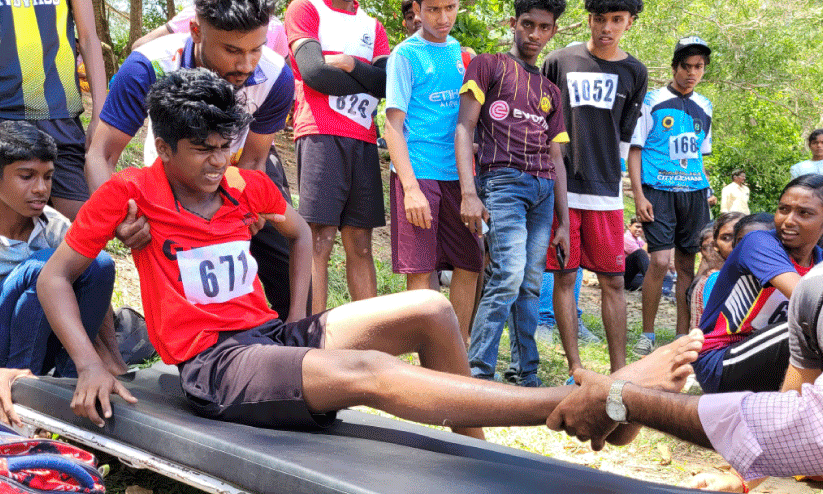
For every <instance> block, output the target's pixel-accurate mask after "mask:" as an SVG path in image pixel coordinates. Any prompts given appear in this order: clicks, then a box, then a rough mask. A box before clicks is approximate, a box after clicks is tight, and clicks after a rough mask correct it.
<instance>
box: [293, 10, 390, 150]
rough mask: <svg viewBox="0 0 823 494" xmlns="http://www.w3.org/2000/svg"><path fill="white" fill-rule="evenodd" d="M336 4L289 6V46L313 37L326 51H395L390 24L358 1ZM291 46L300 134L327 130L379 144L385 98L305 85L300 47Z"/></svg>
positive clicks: (362, 54)
mask: <svg viewBox="0 0 823 494" xmlns="http://www.w3.org/2000/svg"><path fill="white" fill-rule="evenodd" d="M331 4H332V2H331V0H294V1H293V2H292V3H291V4H290V5H289V7H288V9H287V10H286V20H285V27H286V34H287V35H288V37H289V45H290V46H291V45H292V43H294V42H295V41H297V40H299V39H303V38H311V39H314V40H317V41H318V42H320V46H321V48H322V49H323V55H332V54H340V53H344V54H346V55H351V56H353V57H355V58H357V59H360V60H362V61H364V62H366V63H372V61H374V59H375V58H378V57H381V56H386V55H388V54H389V52H390V51H391V50H390V49H389V38H388V36H386V30H385V28H384V27H383V25H382V24H380V21H378V20H376V19H374V18H373V17H369V15H368V14H366V13H365V12H364V11H363V10H362V9H361V8H360V6H359V4H358V3H357V0H354V8H355V11H354V12H349V11H348V10H338V9H334V8H332V6H331ZM290 51H291V57H292V64H291V65H292V67H294V98H295V107H294V138H295V139H297V138H298V137H301V136H304V135H314V134H327V135H336V136H342V137H351V138H353V139H359V140H361V141H365V142H370V143H375V142H376V138H377V134H376V131H375V126H374V112H375V111H376V110H377V103H378V102H379V100H378V99H377V98H375V97H374V96H372V95H370V94H367V93H361V94H351V95H346V96H330V95H328V94H323V93H320V92H318V91H315V90H314V89H312V88H310V87H308V86H306V85H305V84H303V76H302V75H301V74H300V69H298V67H297V62H296V61H295V60H294V51H293V50H290Z"/></svg>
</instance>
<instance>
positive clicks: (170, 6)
mask: <svg viewBox="0 0 823 494" xmlns="http://www.w3.org/2000/svg"><path fill="white" fill-rule="evenodd" d="M175 15H176V12H175V11H174V0H166V20H169V21H170V20H171V18H172V17H174V16H175Z"/></svg>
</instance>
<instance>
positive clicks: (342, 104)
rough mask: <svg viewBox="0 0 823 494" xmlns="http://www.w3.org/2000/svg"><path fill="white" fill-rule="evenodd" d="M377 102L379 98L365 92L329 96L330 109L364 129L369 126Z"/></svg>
mask: <svg viewBox="0 0 823 494" xmlns="http://www.w3.org/2000/svg"><path fill="white" fill-rule="evenodd" d="M379 102H380V100H378V99H377V98H375V97H374V96H372V95H370V94H366V93H360V94H347V95H345V96H329V106H330V107H331V109H332V110H334V111H336V112H337V113H339V114H341V115H343V116H344V117H346V118H348V119H349V120H352V121H354V122H355V123H357V124H358V125H361V126H363V127H364V128H366V129H370V128H371V125H372V117H373V115H374V112H375V110H377V104H378V103H379Z"/></svg>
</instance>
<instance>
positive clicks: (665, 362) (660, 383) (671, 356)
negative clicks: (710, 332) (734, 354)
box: [611, 328, 703, 393]
mask: <svg viewBox="0 0 823 494" xmlns="http://www.w3.org/2000/svg"><path fill="white" fill-rule="evenodd" d="M701 348H703V332H702V331H701V330H699V329H697V328H695V329H693V330H692V331H691V333H689V334H688V335H686V336H683V337H680V338H678V339H676V340H674V341H673V342H671V343H669V344H668V345H664V346H662V347H660V348H658V349H657V350H655V351H654V352H652V353H651V354H649V355H647V356H645V357H643V358H642V359H640V360H638V361H637V362H634V363H633V364H631V365H628V366H626V367H623V368H622V369H620V370H618V371H617V372H615V373H614V374H612V375H611V377H612V378H614V379H624V380H626V381H631V382H633V383H635V384H637V385H638V386H643V387H644V388H653V389H661V390H664V391H671V392H675V393H676V392H679V391H680V390H681V389H683V385H684V384H686V378H687V377H689V374H691V373H692V372H693V370H692V366H691V363H692V362H694V361H695V360H697V354H698V353H699V352H700V349H701Z"/></svg>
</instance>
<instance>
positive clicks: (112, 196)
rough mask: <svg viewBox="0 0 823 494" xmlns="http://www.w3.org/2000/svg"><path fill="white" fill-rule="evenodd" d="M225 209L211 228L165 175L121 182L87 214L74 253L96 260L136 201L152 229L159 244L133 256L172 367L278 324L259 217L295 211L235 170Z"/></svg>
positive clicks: (263, 183)
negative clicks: (230, 335)
mask: <svg viewBox="0 0 823 494" xmlns="http://www.w3.org/2000/svg"><path fill="white" fill-rule="evenodd" d="M219 190H220V193H221V194H222V197H223V205H222V206H221V207H220V209H219V210H218V211H217V212H216V213H215V214H214V216H213V217H212V218H211V220H206V219H204V218H201V217H200V216H197V215H195V214H193V213H190V212H189V211H187V210H186V209H184V208H183V206H181V205H180V203H178V202H177V200H176V199H175V197H174V194H173V193H172V190H171V187H170V186H169V182H168V179H167V178H166V174H165V169H164V166H163V164H162V162H161V161H160V160H159V159H158V160H157V162H155V164H154V166H151V167H147V168H142V169H137V168H129V169H127V170H124V171H122V172H120V173H117V174H115V175H114V176H113V177H112V178H111V180H109V181H108V182H106V183H105V184H103V186H102V187H100V189H99V190H98V191H96V192H95V193H94V194H93V195H92V196H91V198H90V199H89V200H88V202H86V204H84V205H83V207H82V208H81V209H80V212H79V213H78V215H77V219H76V220H75V221H74V223H73V224H72V226H71V228H70V229H69V231H68V233H67V234H66V238H65V240H66V243H67V244H68V245H69V247H71V248H72V249H74V250H75V251H77V252H78V253H79V254H82V255H83V256H85V257H88V258H94V257H96V256H97V254H98V253H99V252H100V251H101V250H102V249H103V248H104V247H105V246H106V243H107V242H108V241H109V240H111V239H112V238H113V237H114V231H115V228H117V225H119V224H120V223H121V222H122V221H123V219H124V218H125V217H126V213H127V209H128V200H129V199H134V200H135V202H136V203H137V207H138V209H139V210H140V212H141V213H142V214H144V215H145V216H146V217H147V218H148V220H149V225H150V227H151V235H152V238H151V242H150V243H149V245H147V246H146V247H144V248H143V249H140V250H138V251H132V256H133V257H134V264H135V265H136V267H137V272H138V273H139V275H140V293H141V296H142V298H143V306H144V308H145V312H146V325H147V326H148V330H149V338H150V339H151V343H152V344H153V345H154V348H156V349H157V352H158V353H159V354H160V357H161V358H162V359H163V362H166V363H168V364H177V363H180V362H184V361H186V360H188V359H190V358H192V357H194V356H195V355H197V354H198V353H200V352H202V351H203V350H205V349H206V348H208V347H210V346H212V345H213V344H214V343H215V342H216V341H217V337H218V332H219V331H235V330H243V329H249V328H253V327H256V326H259V325H261V324H263V323H265V322H267V321H270V320H272V319H274V318H276V317H277V313H276V312H274V311H273V310H271V309H269V306H268V304H267V303H266V298H265V295H264V294H263V288H262V286H261V285H260V280H258V279H257V262H256V261H255V259H254V258H253V257H252V256H251V254H250V253H249V240H250V239H251V233H250V232H249V224H250V223H252V222H254V221H256V220H257V213H276V214H283V213H284V212H285V211H286V201H285V200H284V199H283V196H281V195H280V192H279V191H278V190H277V187H276V186H275V185H274V184H273V183H272V181H271V180H269V179H268V177H266V175H265V174H264V173H263V172H259V171H248V170H240V169H238V168H235V167H229V168H228V170H227V171H226V174H225V176H224V177H223V180H222V182H221V184H220V189H219Z"/></svg>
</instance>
